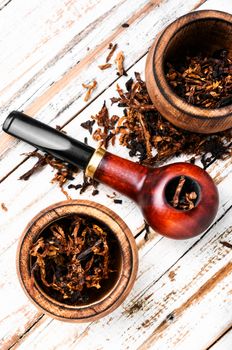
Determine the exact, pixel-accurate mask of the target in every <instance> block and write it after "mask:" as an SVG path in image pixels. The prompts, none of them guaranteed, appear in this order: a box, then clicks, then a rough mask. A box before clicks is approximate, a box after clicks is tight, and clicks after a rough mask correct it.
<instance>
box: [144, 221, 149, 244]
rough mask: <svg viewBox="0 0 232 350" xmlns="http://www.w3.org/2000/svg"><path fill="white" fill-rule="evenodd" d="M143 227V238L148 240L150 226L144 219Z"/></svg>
mask: <svg viewBox="0 0 232 350" xmlns="http://www.w3.org/2000/svg"><path fill="white" fill-rule="evenodd" d="M144 229H145V235H144V240H145V241H148V238H149V234H150V226H149V225H148V223H147V222H146V221H144Z"/></svg>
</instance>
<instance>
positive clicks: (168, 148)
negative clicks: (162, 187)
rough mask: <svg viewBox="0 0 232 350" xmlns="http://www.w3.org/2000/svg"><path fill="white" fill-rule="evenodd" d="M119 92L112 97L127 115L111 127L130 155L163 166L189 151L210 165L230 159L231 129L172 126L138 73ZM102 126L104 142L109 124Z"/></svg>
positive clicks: (100, 128)
mask: <svg viewBox="0 0 232 350" xmlns="http://www.w3.org/2000/svg"><path fill="white" fill-rule="evenodd" d="M117 92H118V95H119V96H118V97H112V98H111V99H110V100H111V103H112V104H113V103H118V104H119V106H124V107H123V114H124V115H123V116H122V117H120V118H119V119H118V122H117V124H116V125H115V127H114V129H111V130H110V131H111V132H112V133H115V137H114V138H113V142H115V138H117V139H118V140H119V143H120V145H122V146H125V147H126V148H128V150H129V155H130V156H131V157H134V156H137V157H138V158H139V161H140V163H142V164H144V165H147V166H154V165H155V166H159V165H161V164H162V163H163V162H165V161H167V160H168V159H170V158H172V157H176V156H180V155H181V154H186V155H191V156H194V158H199V159H200V160H201V162H202V164H203V166H204V168H206V167H207V166H208V165H209V164H210V163H211V162H213V161H214V160H215V159H227V158H229V157H230V156H231V155H232V143H231V141H232V137H231V136H232V133H231V130H227V131H223V132H220V133H215V134H210V135H206V134H199V133H192V132H189V131H185V130H182V129H179V128H178V127H176V126H174V125H172V124H171V123H170V122H169V121H167V120H166V119H164V118H163V117H162V116H161V115H160V114H159V112H158V111H157V110H156V108H155V106H154V105H153V103H152V101H151V99H150V97H149V95H148V92H147V88H146V84H145V82H144V81H143V80H142V79H141V76H140V74H139V73H138V72H135V80H134V79H132V80H131V79H129V81H128V84H127V91H123V90H122V89H121V88H120V86H119V85H117ZM108 118H110V117H109V115H108ZM96 119H97V116H96ZM98 126H99V130H98V131H97V132H96V134H97V140H98V141H101V142H102V144H103V143H104V141H105V139H106V130H107V128H108V127H106V129H105V130H102V128H103V127H101V126H100V124H98ZM108 132H109V130H108ZM107 134H108V133H107ZM95 136H96V135H95ZM110 142H111V140H110Z"/></svg>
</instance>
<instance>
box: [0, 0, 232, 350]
mask: <svg viewBox="0 0 232 350" xmlns="http://www.w3.org/2000/svg"><path fill="white" fill-rule="evenodd" d="M197 8H202V9H203V8H208V9H218V10H224V11H227V12H230V13H232V1H231V0H208V1H204V0H151V1H148V0H136V1H135V0H134V1H132V0H79V1H75V0H49V1H45V0H24V1H20V0H0V73H1V74H0V109H1V114H0V117H1V121H3V120H4V119H5V117H6V116H7V114H8V112H10V111H11V110H13V109H18V110H24V111H25V113H27V114H29V115H32V116H34V117H35V118H37V119H39V120H41V121H43V122H46V123H47V124H50V125H52V126H55V125H61V126H63V125H65V128H64V129H65V130H66V131H67V132H68V133H69V134H70V135H72V136H73V137H76V138H78V139H79V140H83V139H84V137H85V136H87V134H88V133H87V131H85V130H84V129H82V128H81V127H80V123H82V122H83V121H85V120H87V119H89V117H90V116H91V115H92V114H95V113H96V112H98V110H99V109H100V107H101V106H102V103H103V101H104V100H106V101H107V105H108V107H109V109H110V113H114V112H116V113H122V112H121V111H119V110H118V107H110V103H109V98H110V97H112V96H115V95H116V93H115V88H116V83H119V84H120V85H122V86H123V85H124V83H125V81H126V80H127V79H128V78H126V77H121V78H118V77H117V76H116V71H115V69H114V68H112V69H111V70H105V71H100V70H99V68H98V65H99V64H102V63H104V60H105V57H106V54H107V46H108V44H109V43H110V42H113V43H117V44H118V47H119V48H120V49H121V50H122V51H123V52H124V54H125V57H126V59H125V68H126V70H127V72H128V75H129V76H131V75H132V74H133V72H134V71H138V72H141V73H142V75H143V73H144V66H145V59H146V54H147V51H148V48H149V47H150V45H151V43H152V42H153V40H154V38H155V36H156V34H157V33H158V32H159V31H160V30H161V29H163V28H164V27H165V26H166V25H167V24H168V23H170V22H172V21H173V20H174V19H176V18H177V17H179V16H181V15H183V14H185V13H187V12H189V11H192V10H194V9H197ZM125 22H126V23H128V24H129V25H130V26H129V27H128V28H123V27H122V26H121V25H122V24H123V23H125ZM93 79H96V80H97V81H98V87H97V89H96V90H95V91H94V93H93V95H92V97H91V99H90V100H89V101H88V102H87V103H86V102H84V99H83V97H84V93H85V91H84V89H83V87H82V83H83V82H86V83H88V82H90V81H92V80H93ZM89 143H90V144H91V145H93V146H96V143H95V142H94V141H91V140H90V138H89ZM31 150H32V147H30V146H29V145H27V144H25V143H23V142H19V141H17V140H16V139H13V138H11V137H9V136H8V135H6V134H3V132H2V131H1V133H0V157H1V162H0V178H1V179H2V182H1V185H0V203H5V205H6V207H7V208H8V211H4V210H2V209H0V221H1V222H0V229H1V240H0V242H1V243H0V338H1V339H0V349H8V348H13V349H16V348H19V349H30V350H32V349H46V350H49V349H78V350H79V349H86V350H87V349H95V350H97V349H111V350H113V349H117V350H118V349H120V350H121V349H122V350H124V349H133V350H134V349H148V348H151V349H157V350H162V349H163V350H168V349H172V350H175V349H178V350H180V349H181V350H182V349H183V350H186V349H188V350H191V349H193V350H199V349H207V348H210V349H212V350H219V349H220V350H230V349H232V331H231V325H232V291H231V287H232V249H231V248H230V246H229V244H227V245H223V244H222V243H221V242H227V243H230V244H231V243H232V195H231V194H232V189H231V188H232V162H231V159H228V160H226V161H216V162H214V163H213V164H212V165H211V166H210V167H209V168H208V169H207V170H208V171H209V173H210V175H211V176H212V177H213V178H214V180H215V182H216V183H217V185H218V189H219V193H220V208H219V211H218V214H217V217H216V219H215V222H214V224H213V225H212V226H211V227H210V228H209V230H208V231H207V232H206V233H204V234H202V235H201V236H198V237H196V238H194V239H190V240H185V241H174V240H170V239H167V238H163V237H161V236H160V235H158V234H157V233H155V232H152V233H151V234H150V236H149V240H148V241H144V238H143V237H144V232H142V233H141V234H140V235H138V233H139V232H141V230H142V228H143V218H142V216H141V214H140V213H139V210H138V209H137V208H136V207H135V206H134V204H133V203H132V202H131V201H130V200H128V199H127V198H124V197H123V196H119V197H118V198H121V199H123V206H122V205H118V204H114V203H113V201H112V199H110V198H108V197H107V196H106V194H112V190H110V189H109V188H106V187H104V186H100V194H99V195H98V196H95V197H92V195H91V192H92V191H91V190H88V191H87V192H85V193H84V194H83V195H79V193H78V191H75V190H68V191H69V194H70V195H71V196H72V197H73V198H75V199H76V198H83V199H91V200H96V201H97V202H99V203H102V204H105V205H107V206H109V207H110V208H111V209H113V210H114V211H115V212H117V213H118V214H119V215H120V216H121V217H122V218H123V219H124V220H125V221H126V223H127V224H128V226H129V227H130V229H131V230H132V232H133V234H134V235H135V236H136V237H137V238H136V240H137V244H138V247H139V258H140V266H139V272H138V278H137V281H136V283H135V285H134V288H133V290H132V292H131V294H130V295H129V297H128V298H127V299H126V301H125V302H124V303H123V304H122V305H121V307H119V308H118V309H117V310H116V311H114V312H113V313H112V314H111V315H109V316H107V317H105V318H103V319H101V320H99V321H97V322H92V323H89V324H88V323H87V324H69V323H64V322H60V321H56V320H53V319H52V318H50V317H48V316H46V315H43V314H42V313H41V312H39V311H38V310H37V309H36V308H35V307H34V306H33V305H32V303H31V302H30V301H29V300H28V299H27V297H26V296H25V295H24V292H23V291H22V289H21V287H20V285H19V282H18V279H17V276H16V267H15V256H16V247H17V243H18V239H19V237H20V234H21V232H22V230H23V228H24V227H25V225H26V224H27V222H28V221H29V220H30V219H31V218H32V217H33V216H34V215H35V214H37V213H38V212H39V211H40V210H41V209H43V208H45V207H46V206H48V205H50V204H52V203H55V202H58V201H60V200H64V199H65V198H64V195H63V194H62V193H61V192H60V190H59V188H58V186H57V185H54V184H51V183H50V182H49V181H50V179H52V176H53V174H52V171H51V168H50V167H48V166H47V167H45V168H44V169H43V170H42V171H41V172H38V173H37V174H35V175H34V176H33V177H32V178H31V179H30V180H29V181H18V178H19V176H20V175H22V174H23V173H24V172H25V171H27V170H28V169H30V168H31V166H32V165H33V164H34V163H35V159H27V157H25V156H22V153H24V152H28V151H31ZM110 151H111V152H113V153H118V152H120V154H121V155H123V156H125V157H128V154H127V152H126V151H125V150H124V149H122V148H121V147H119V146H116V147H114V148H111V149H110ZM81 178H82V174H79V175H78V179H81ZM78 179H77V180H78ZM80 181H81V180H80ZM76 182H78V181H76Z"/></svg>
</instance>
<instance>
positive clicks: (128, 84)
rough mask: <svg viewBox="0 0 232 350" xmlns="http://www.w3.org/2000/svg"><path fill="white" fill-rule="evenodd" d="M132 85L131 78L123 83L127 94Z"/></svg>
mask: <svg viewBox="0 0 232 350" xmlns="http://www.w3.org/2000/svg"><path fill="white" fill-rule="evenodd" d="M132 85H133V78H130V79H129V80H127V82H126V83H125V86H126V89H127V91H128V92H130V91H131V88H132Z"/></svg>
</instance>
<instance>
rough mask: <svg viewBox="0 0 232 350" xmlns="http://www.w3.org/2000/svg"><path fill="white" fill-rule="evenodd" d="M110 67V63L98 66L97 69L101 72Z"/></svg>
mask: <svg viewBox="0 0 232 350" xmlns="http://www.w3.org/2000/svg"><path fill="white" fill-rule="evenodd" d="M111 66H112V64H111V63H105V64H100V65H99V66H98V68H100V69H101V70H105V69H108V68H110V67H111Z"/></svg>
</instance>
